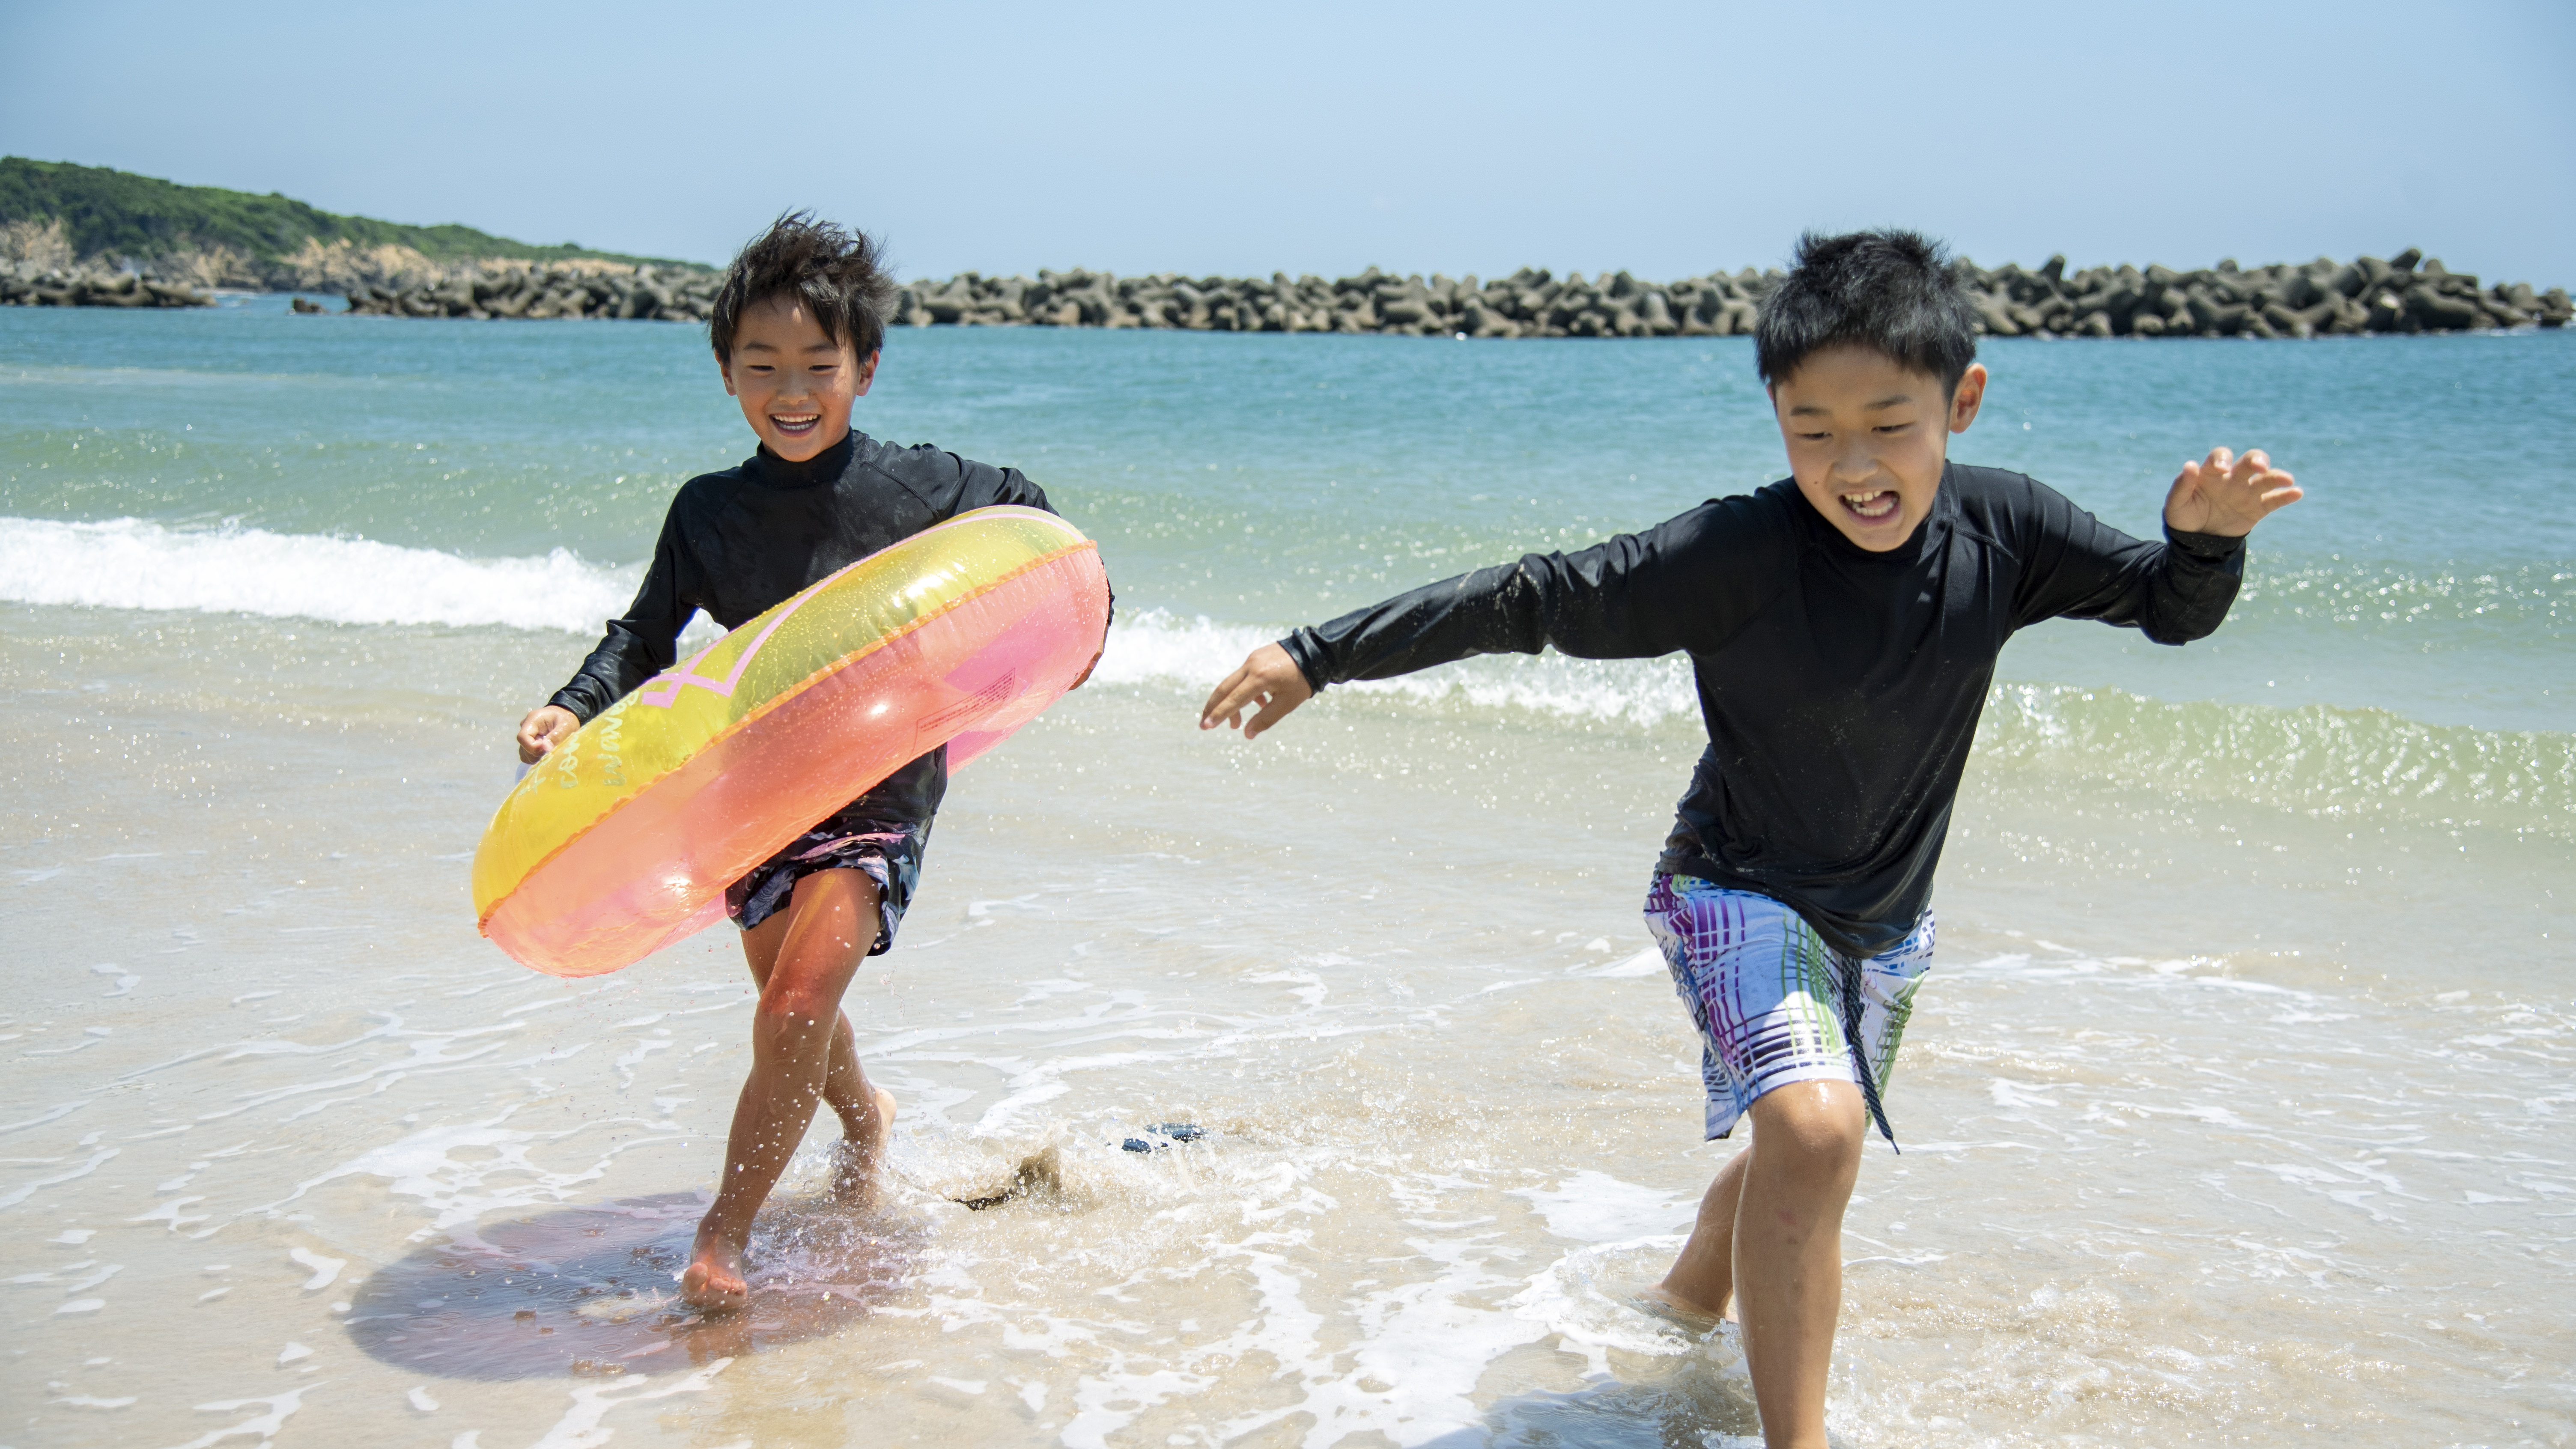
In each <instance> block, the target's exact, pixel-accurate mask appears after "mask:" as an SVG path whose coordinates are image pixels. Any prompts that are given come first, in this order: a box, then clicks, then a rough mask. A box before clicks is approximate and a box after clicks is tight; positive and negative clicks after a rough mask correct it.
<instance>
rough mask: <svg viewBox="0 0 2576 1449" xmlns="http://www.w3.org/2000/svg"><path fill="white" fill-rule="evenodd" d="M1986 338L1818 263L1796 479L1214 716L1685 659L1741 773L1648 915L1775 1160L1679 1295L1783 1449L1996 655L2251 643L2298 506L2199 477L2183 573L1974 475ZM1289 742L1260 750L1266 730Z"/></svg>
mask: <svg viewBox="0 0 2576 1449" xmlns="http://www.w3.org/2000/svg"><path fill="white" fill-rule="evenodd" d="M1974 315H1975V314H1974V313H1973V312H1972V311H1971V310H1970V308H1969V305H1968V302H1967V300H1966V297H1965V296H1964V295H1963V292H1962V289H1961V285H1960V282H1959V280H1958V278H1957V275H1956V273H1955V271H1954V269H1953V268H1952V267H1951V266H1950V264H1949V263H1948V261H1947V259H1946V257H1945V256H1944V254H1943V253H1942V252H1941V250H1940V249H1939V248H1938V247H1936V246H1934V245H1933V244H1932V243H1930V242H1927V241H1926V240H1924V239H1923V238H1922V237H1920V236H1917V235H1914V234H1913V233H1910V232H1863V233H1855V234H1852V235H1847V236H1837V237H1816V236H1809V237H1806V238H1804V239H1803V240H1802V241H1801V242H1800V244H1799V249H1798V260H1797V265H1796V267H1795V268H1794V269H1793V270H1792V271H1791V272H1790V274H1789V276H1788V278H1787V279H1786V280H1785V281H1784V282H1783V283H1782V284H1781V286H1780V287H1779V288H1778V290H1776V291H1774V292H1773V293H1772V294H1771V295H1770V297H1768V298H1767V299H1766V300H1765V301H1764V302H1763V304H1762V310H1761V315H1760V319H1759V321H1758V323H1757V325H1756V329H1755V359H1756V366H1757V367H1758V369H1759V371H1760V373H1761V375H1762V378H1763V380H1764V381H1765V382H1766V383H1767V384H1768V386H1769V390H1770V396H1771V403H1772V410H1773V413H1774V415H1775V416H1776V417H1777V419H1778V422H1779V426H1780V435H1781V439H1782V441H1783V442H1785V443H1786V444H1787V447H1788V453H1789V466H1790V472H1791V476H1790V477H1788V478H1785V479H1782V480H1781V481H1779V482H1777V483H1774V484H1772V485H1770V486H1769V487H1766V488H1763V489H1761V490H1759V491H1757V492H1754V493H1752V494H1748V495H1740V496H1737V497H1732V498H1720V499H1715V500H1712V501H1710V502H1708V503H1704V504H1702V505H1700V506H1699V507H1697V508H1694V509H1691V510H1690V511H1689V512H1686V513H1684V514H1682V515H1680V516H1679V517H1677V518H1673V519H1670V520H1667V521H1666V522H1664V523H1661V524H1658V525H1656V526H1655V527H1654V528H1651V529H1649V530H1647V531H1646V532H1644V533H1641V534H1634V535H1624V534H1623V535H1621V536H1619V537H1616V538H1613V539H1610V540H1609V541H1607V542H1605V543H1602V544H1599V545H1597V546H1595V547H1593V548H1589V549H1585V550H1583V551H1582V552H1580V553H1575V554H1546V555H1539V554H1532V555H1529V556H1527V557H1525V558H1523V559H1521V560H1520V561H1519V562H1518V563H1514V564H1504V565H1501V566H1499V567H1495V568H1488V569H1481V570H1478V571H1477V572H1475V573H1471V574H1466V575H1463V576H1461V577H1458V578H1455V579H1450V580H1447V581H1445V582H1442V583H1437V584H1433V585H1431V586H1429V587H1427V588H1423V589H1418V590H1415V591H1414V592H1412V593H1409V594H1403V595H1399V596H1398V597H1396V598H1393V599H1389V600H1387V601H1386V602H1384V603H1381V604H1378V605H1375V606H1373V607H1370V608H1366V609H1361V610H1359V611H1357V612H1355V613H1351V614H1346V615H1344V616H1342V617H1341V618H1338V619H1335V620H1333V621H1332V622H1331V623H1328V624H1325V625H1322V626H1321V627H1318V628H1307V629H1299V630H1298V631H1296V632H1295V633H1293V634H1291V635H1289V636H1288V637H1287V638H1285V639H1282V640H1281V641H1279V642H1278V643H1276V644H1270V645H1265V646H1263V647H1262V648H1260V649H1258V650H1255V651H1254V652H1253V654H1252V655H1251V657H1250V658H1248V659H1246V660H1245V661H1244V663H1243V666H1242V667H1241V668H1239V669H1237V670H1235V671H1234V673H1233V674H1231V675H1229V676H1227V677H1226V679H1225V680H1224V682H1222V683H1220V684H1219V685H1218V686H1217V687H1216V690H1215V692H1214V693H1213V694H1211V695H1210V696H1209V697H1208V701H1207V704H1206V705H1205V707H1204V708H1203V709H1202V710H1201V713H1200V720H1199V724H1200V727H1201V728H1203V729H1212V728H1216V727H1217V726H1219V725H1239V726H1240V727H1241V728H1242V730H1243V733H1244V735H1245V736H1246V737H1247V738H1250V737H1252V736H1255V735H1258V734H1259V733H1261V732H1262V731H1264V730H1266V729H1268V728H1270V727H1271V726H1273V725H1275V724H1277V723H1278V722H1279V721H1280V719H1281V718H1282V717H1284V716H1285V715H1286V714H1287V713H1288V712H1289V711H1291V710H1293V709H1295V708H1296V707H1297V706H1298V705H1299V704H1301V703H1303V702H1304V701H1305V700H1306V699H1307V698H1309V697H1310V696H1312V695H1313V693H1314V692H1315V691H1316V690H1318V689H1321V688H1324V687H1325V686H1327V685H1331V684H1335V683H1339V682H1342V681H1345V680H1355V679H1383V678H1386V677H1388V676H1391V675H1397V674H1403V673H1406V672H1408V671H1411V670H1416V669H1424V668H1428V667H1430V666H1432V665H1435V664H1442V663H1446V662H1448V661H1451V660H1456V659H1463V658H1466V657H1469V656H1471V655H1477V654H1493V653H1502V652H1506V651H1509V652H1516V653H1536V652H1538V651H1539V650H1541V649H1544V648H1548V647H1551V646H1553V647H1554V648H1556V649H1558V650H1559V651H1561V652H1563V653H1566V654H1570V655H1575V656H1578V657H1582V658H1594V659H1607V658H1644V657H1651V656H1656V655H1663V654H1669V653H1672V652H1673V651H1675V650H1681V651H1686V652H1687V653H1689V655H1690V656H1691V662H1692V665H1693V668H1694V671H1695V674H1696V677H1697V682H1698V691H1699V699H1700V709H1701V714H1702V717H1703V719H1704V721H1705V723H1706V725H1707V728H1708V737H1709V745H1708V748H1707V750H1706V751H1705V752H1704V753H1703V754H1702V755H1701V756H1700V761H1699V765H1698V768H1697V770H1696V771H1695V772H1694V773H1693V775H1692V779H1691V783H1690V789H1689V791H1688V792H1687V793H1686V794H1685V795H1684V796H1683V797H1682V800H1681V804H1680V807H1679V810H1678V812H1677V814H1678V818H1677V819H1676V820H1675V822H1674V825H1673V829H1672V833H1671V836H1670V838H1669V839H1668V840H1667V841H1666V842H1665V845H1664V851H1663V857H1662V859H1661V860H1660V861H1658V862H1657V864H1656V867H1655V871H1654V876H1653V879H1652V881H1651V883H1650V884H1649V887H1648V890H1647V895H1646V924H1647V926H1648V929H1649V930H1650V931H1651V932H1652V933H1653V935H1654V936H1655V938H1656V940H1657V941H1658V942H1659V943H1660V944H1661V946H1662V947H1663V952H1664V957H1665V960H1666V962H1667V964H1668V965H1669V966H1670V968H1671V970H1672V975H1673V981H1674V986H1675V989H1676V991H1677V992H1678V993H1679V995H1680V996H1681V998H1682V1000H1683V1002H1684V1004H1685V1005H1686V1006H1687V1008H1688V1009H1689V1011H1690V1014H1691V1018H1692V1022H1693V1024H1694V1025H1695V1026H1696V1027H1697V1028H1698V1030H1699V1033H1700V1038H1701V1044H1702V1067H1701V1072H1702V1077H1703V1079H1704V1084H1705V1087H1706V1090H1707V1098H1708V1109H1707V1135H1708V1136H1709V1137H1710V1138H1711V1139H1715V1138H1719V1137H1723V1136H1725V1135H1727V1133H1728V1132H1729V1131H1730V1130H1731V1129H1732V1128H1733V1127H1734V1125H1735V1123H1736V1122H1737V1121H1738V1120H1739V1119H1740V1118H1748V1117H1749V1118H1750V1119H1751V1121H1752V1124H1753V1140H1752V1143H1751V1145H1750V1146H1749V1147H1747V1148H1746V1149H1745V1150H1744V1151H1743V1152H1741V1153H1738V1154H1737V1155H1736V1156H1735V1157H1734V1158H1733V1159H1731V1160H1730V1161H1729V1162H1728V1163H1727V1164H1726V1166H1725V1168H1724V1169H1723V1170H1722V1171H1720V1172H1719V1173H1718V1175H1717V1179H1716V1181H1715V1182H1713V1183H1711V1184H1710V1186H1709V1189H1708V1192H1707V1195H1706V1196H1705V1197H1704V1198H1703V1199H1702V1200H1701V1203H1700V1209H1699V1219H1698V1222H1697V1225H1696V1226H1695V1228H1694V1230H1693V1231H1692V1233H1691V1236H1690V1240H1689V1241H1688V1242H1687V1243H1686V1244H1685V1245H1684V1246H1683V1248H1682V1251H1681V1254H1680V1256H1679V1257H1678V1258H1677V1259H1675V1261H1674V1263H1673V1266H1672V1269H1671V1271H1670V1272H1669V1273H1668V1274H1667V1275H1666V1276H1665V1278H1664V1280H1663V1281H1662V1283H1660V1284H1659V1285H1657V1286H1656V1287H1655V1288H1654V1289H1652V1290H1649V1291H1650V1293H1651V1295H1652V1296H1654V1297H1656V1298H1658V1299H1660V1300H1662V1301H1663V1302H1664V1303H1666V1304H1668V1305H1671V1306H1672V1307H1674V1308H1678V1309H1681V1310H1684V1311H1686V1312H1691V1313H1696V1314H1701V1315H1711V1316H1713V1315H1716V1314H1719V1313H1721V1312H1723V1311H1724V1310H1725V1309H1726V1307H1727V1305H1728V1301H1729V1299H1730V1298H1731V1299H1732V1300H1733V1302H1734V1304H1735V1308H1736V1314H1737V1317H1738V1318H1739V1319H1740V1320H1741V1322H1742V1326H1743V1333H1744V1352H1745V1358H1746V1361H1747V1367H1748V1368H1749V1370H1750V1371H1751V1374H1752V1379H1753V1389H1754V1395H1755V1398H1756V1400H1757V1402H1758V1403H1759V1405H1760V1408H1761V1413H1762V1425H1763V1432H1764V1435H1765V1437H1766V1438H1767V1439H1768V1441H1769V1442H1770V1443H1771V1444H1772V1445H1774V1446H1786V1445H1816V1446H1821V1445H1823V1444H1824V1443H1825V1427H1824V1397H1825V1378H1826V1368H1827V1364H1828V1360H1829V1357H1830V1355H1831V1352H1832V1348H1833V1334H1834V1322H1835V1319H1836V1317H1837V1315H1838V1314H1839V1312H1840V1310H1841V1302H1842V1249H1841V1227H1842V1216H1843V1209H1844V1206H1845V1204H1846V1203H1847V1202H1848V1201H1849V1199H1850V1196H1851V1191H1852V1184H1853V1181H1854V1179H1855V1178H1856V1177H1857V1175H1858V1173H1859V1167H1860V1151H1861V1146H1862V1144H1863V1142H1864V1141H1865V1140H1866V1139H1867V1136H1868V1132H1869V1129H1870V1126H1871V1124H1873V1123H1875V1124H1876V1126H1877V1128H1878V1130H1879V1131H1880V1132H1881V1133H1883V1134H1885V1135H1887V1137H1888V1140H1889V1141H1890V1143H1891V1144H1892V1143H1893V1142H1894V1141H1895V1137H1894V1134H1893V1132H1892V1131H1891V1130H1890V1129H1889V1127H1888V1121H1887V1114H1886V1111H1885V1107H1884V1105H1883V1103H1882V1101H1881V1092H1882V1090H1883V1089H1884V1088H1885V1086H1886V1084H1887V1080H1888V1073H1889V1069H1890V1068H1891V1066H1892V1065H1893V1064H1894V1060H1895V1055H1896V1046H1897V1041H1898V1038H1899V1036H1900V1034H1901V1033H1902V1031H1903V1028H1904V1025H1905V1020H1906V1016H1907V1014H1908V1012H1909V1010H1910V1008H1911V1003H1912V999H1913V995H1914V991H1915V988H1916V987H1917V985H1919V984H1920V982H1921V980H1922V978H1923V974H1924V972H1925V971H1926V969H1928V967H1929V966H1930V963H1931V955H1932V937H1933V920H1932V911H1931V908H1930V898H1931V893H1932V870H1933V866H1934V864H1935V862H1936V861H1937V860H1938V859H1939V857H1940V853H1941V843H1942V838H1943V836H1944V834H1945V833H1946V831H1947V829H1948V826H1949V820H1950V805H1951V800H1952V798H1953V796H1955V795H1956V793H1957V791H1958V786H1959V777H1960V772H1961V770H1962V768H1963V767H1964V765H1965V763H1966V760H1967V754H1968V748H1969V745H1970V742H1971V740H1972V738H1973V736H1974V734H1975V732H1976V725H1977V715H1978V711H1979V710H1980V709H1981V708H1982V706H1983V704H1984V702H1985V696H1986V692H1987V688H1988V685H1989V682H1990V681H1991V679H1992V677H1993V673H1994V663H1995V657H1996V654H1997V652H1998V651H1999V650H2000V649H2001V648H2002V647H2003V644H2004V641H2005V640H2006V639H2008V638H2010V637H2011V635H2012V634H2013V632H2014V631H2015V630H2017V629H2020V628H2023V627H2025V626H2027V625H2031V624H2035V623H2038V622H2039V621H2041V620H2043V619H2050V618H2059V617H2067V618H2080V619H2100V620H2102V621H2104V622H2106V623H2112V624H2120V625H2126V626H2129V627H2134V628H2137V629H2140V630H2142V631H2144V632H2145V634H2146V635H2147V637H2149V638H2151V639H2154V640H2157V641H2158V642H2160V643H2167V644H2180V643H2184V642H2186V641H2188V640H2192V639H2197V638H2200V637H2202V636H2203V635H2206V634H2208V633H2209V632H2210V631H2211V630H2213V629H2215V628H2217V627H2218V624H2219V621H2220V620H2221V619H2222V618H2224V617H2225V615H2226V612H2227V607H2228V604H2229V603H2230V602H2231V601H2232V600H2233V599H2234V597H2235V594H2236V587H2237V582H2238V580H2239V578H2240V577H2241V575H2242V572H2243V566H2244V548H2245V535H2246V534H2247V533H2248V532H2249V531H2250V530H2251V529H2252V528H2253V527H2254V525H2255V524H2256V523H2257V522H2259V521H2260V520H2261V519H2263V518H2264V517H2265V516H2266V515H2268V514H2270V513H2271V512H2273V511H2274V510H2276V509H2278V508H2281V507H2284V506H2286V505H2288V504H2289V503H2292V502H2295V501H2296V500H2297V499H2298V497H2299V490H2298V487H2297V485H2296V484H2295V483H2294V482H2293V481H2292V480H2291V478H2290V475H2289V474H2287V473H2284V472H2281V471H2279V470H2277V469H2275V468H2273V467H2272V466H2271V465H2270V462H2269V460H2267V459H2266V458H2265V457H2264V455H2263V454H2262V453H2260V452H2248V453H2246V454H2245V455H2243V456H2242V457H2237V456H2235V455H2233V454H2231V453H2230V452H2229V451H2228V450H2227V449H2225V448H2217V449H2213V450H2212V451H2211V452H2210V454H2209V457H2208V458H2207V459H2206V460H2205V461H2202V462H2195V463H2186V464H2184V465H2183V469H2182V473H2181V475H2180V476H2179V477H2177V478H2176V479H2175V480H2174V484H2173V488H2172V490H2171V492H2169V493H2168V494H2167V495H2166V498H2165V506H2164V528H2165V540H2164V541H2163V542H2161V543H2149V542H2144V541H2141V540H2139V539H2135V538H2131V537H2129V536H2127V535H2125V534H2123V533H2121V532H2119V531H2118V530H2116V529H2113V528H2110V527H2107V526H2105V525H2104V524H2102V523H2100V522H2097V521H2096V520H2095V519H2094V518H2093V516H2092V515H2091V514H2089V513H2086V512H2084V511H2083V510H2081V509H2079V508H2077V507H2076V506H2075V505H2074V504H2072V503H2070V502H2068V501H2067V500H2066V499H2065V498H2064V497H2063V496H2061V495H2059V494H2058V493H2056V492H2055V491H2054V490H2052V489H2050V488H2048V487H2047V486H2045V485H2044V484H2041V483H2038V482H2035V481H2033V480H2031V479H2029V478H2027V477H2024V476H2022V475H2021V474H2018V473H2008V472H2004V471H2001V470H1998V469H1991V468H1974V467H1968V466H1965V465H1961V464H1954V463H1951V462H1950V461H1949V460H1948V443H1949V435H1950V434H1952V433H1959V432H1965V431H1966V430H1967V428H1968V425H1969V424H1970V423H1972V422H1974V421H1975V420H1976V416H1977V409H1978V406H1979V404H1980V403H1981V402H1982V400H1983V399H1984V396H1985V388H1986V371H1985V369H1984V368H1983V367H1982V366H1980V365H1978V364H1977V363H1976V361H1975V357H1976V338H1975V334H1974V331H1973V329H1972V327H1971V325H1970V324H1971V319H1972V318H1973V317H1974ZM1255 710H1257V711H1258V712H1257V713H1254V714H1252V715H1251V717H1250V719H1249V722H1246V718H1245V717H1246V714H1247V712H1250V711H1255Z"/></svg>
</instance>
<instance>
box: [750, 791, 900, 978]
mask: <svg viewBox="0 0 2576 1449" xmlns="http://www.w3.org/2000/svg"><path fill="white" fill-rule="evenodd" d="M929 843H930V822H929V821H927V820H923V821H917V822H906V821H901V820H879V819H875V818H873V817H871V816H869V815H866V814H863V813H861V812H860V810H859V808H858V806H856V805H849V806H844V807H843V808H842V809H841V810H840V811H839V813H837V814H835V815H833V816H832V817H831V818H830V819H828V820H825V821H824V822H823V823H822V824H820V825H817V826H815V827H814V828H813V829H811V830H808V831H806V832H805V833H804V834H802V835H800V836H797V837H796V838H795V839H794V840H792V841H789V842H788V843H787V846H786V848H785V849H783V850H781V851H779V852H778V853H777V854H776V855H773V856H771V857H770V858H769V859H767V860H764V861H762V862H761V863H760V864H758V865H756V866H753V867H752V868H751V873H750V874H748V875H745V876H744V877H743V878H742V879H740V880H738V881H735V882H734V883H733V884H732V885H731V886H730V887H728V888H727V889H726V891H725V914H726V915H729V916H731V917H733V922H734V924H735V925H737V926H740V927H742V928H743V929H744V930H746V931H748V930H750V929H751V928H752V927H754V926H757V925H759V924H760V923H761V922H763V921H765V920H768V919H769V918H770V917H771V916H774V915H776V914H777V913H778V912H779V911H781V910H783V909H785V908H786V905H787V902H788V900H789V899H790V898H791V897H792V896H794V895H795V893H796V883H797V882H798V881H800V880H803V879H804V878H805V877H807V876H809V875H812V874H814V873H815V872H816V871H820V870H856V871H864V872H866V873H867V877H868V879H870V880H872V881H875V882H876V883H877V940H876V944H875V945H874V946H871V947H869V948H868V954H869V955H871V956H882V955H884V954H885V953H886V951H887V950H888V949H889V948H890V947H892V946H893V945H894V933H895V928H896V927H898V926H900V925H902V924H903V913H904V910H905V908H906V907H908V906H910V905H911V904H912V888H913V885H914V883H915V882H917V881H919V880H920V879H921V852H922V849H923V847H925V846H927V845H928V844H929Z"/></svg>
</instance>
